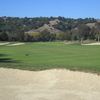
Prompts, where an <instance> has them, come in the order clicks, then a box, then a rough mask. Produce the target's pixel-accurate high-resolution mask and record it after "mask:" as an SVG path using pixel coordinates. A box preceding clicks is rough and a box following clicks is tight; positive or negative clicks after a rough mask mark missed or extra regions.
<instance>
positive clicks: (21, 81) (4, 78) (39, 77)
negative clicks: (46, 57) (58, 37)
mask: <svg viewBox="0 0 100 100" xmlns="http://www.w3.org/2000/svg"><path fill="white" fill-rule="evenodd" d="M0 100H100V76H98V75H96V74H90V73H84V72H78V71H75V72H74V71H69V70H65V69H52V70H45V71H24V70H17V69H4V68H0Z"/></svg>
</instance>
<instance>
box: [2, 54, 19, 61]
mask: <svg viewBox="0 0 100 100" xmlns="http://www.w3.org/2000/svg"><path fill="white" fill-rule="evenodd" d="M6 56H7V55H6V54H0V63H19V61H17V60H14V59H12V58H8V57H6Z"/></svg>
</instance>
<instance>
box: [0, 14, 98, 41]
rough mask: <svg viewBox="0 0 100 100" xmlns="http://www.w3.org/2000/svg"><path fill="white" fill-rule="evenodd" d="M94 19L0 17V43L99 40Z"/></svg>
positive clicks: (96, 23)
mask: <svg viewBox="0 0 100 100" xmlns="http://www.w3.org/2000/svg"><path fill="white" fill-rule="evenodd" d="M99 27H100V22H99V20H96V19H94V18H85V19H81V18H79V19H73V18H64V17H60V16H59V17H35V18H27V17H25V18H18V17H5V16H4V17H0V41H54V40H82V39H83V40H86V39H92V40H99V35H98V33H99V31H100V30H99V29H100V28H99Z"/></svg>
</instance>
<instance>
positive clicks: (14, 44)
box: [7, 43, 25, 46]
mask: <svg viewBox="0 0 100 100" xmlns="http://www.w3.org/2000/svg"><path fill="white" fill-rule="evenodd" d="M24 44H25V43H13V44H9V45H7V46H18V45H24Z"/></svg>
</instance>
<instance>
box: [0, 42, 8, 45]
mask: <svg viewBox="0 0 100 100" xmlns="http://www.w3.org/2000/svg"><path fill="white" fill-rule="evenodd" d="M9 43H10V42H4V43H0V45H8V44H9Z"/></svg>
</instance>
